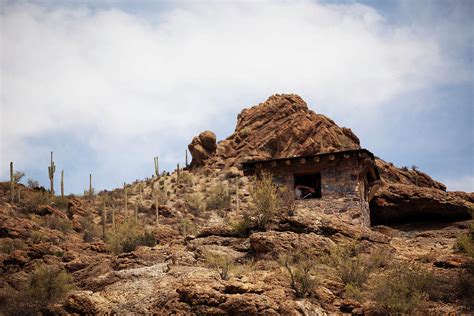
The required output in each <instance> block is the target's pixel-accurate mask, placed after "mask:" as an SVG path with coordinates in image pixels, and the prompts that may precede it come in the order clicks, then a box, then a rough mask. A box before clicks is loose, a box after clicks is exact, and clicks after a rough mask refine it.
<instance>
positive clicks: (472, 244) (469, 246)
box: [457, 223, 474, 258]
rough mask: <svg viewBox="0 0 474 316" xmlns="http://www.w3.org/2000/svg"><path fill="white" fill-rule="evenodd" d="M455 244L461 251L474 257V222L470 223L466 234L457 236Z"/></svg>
mask: <svg viewBox="0 0 474 316" xmlns="http://www.w3.org/2000/svg"><path fill="white" fill-rule="evenodd" d="M457 246H458V248H459V249H460V250H461V251H462V252H464V253H466V254H467V255H468V256H470V257H472V258H474V223H471V225H470V226H469V231H468V232H467V233H466V234H462V235H460V236H459V237H458V238H457Z"/></svg>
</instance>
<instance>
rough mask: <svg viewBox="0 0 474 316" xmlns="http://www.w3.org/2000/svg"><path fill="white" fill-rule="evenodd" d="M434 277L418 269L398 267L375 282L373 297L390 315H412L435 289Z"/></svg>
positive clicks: (405, 266)
mask: <svg viewBox="0 0 474 316" xmlns="http://www.w3.org/2000/svg"><path fill="white" fill-rule="evenodd" d="M432 281H433V278H432V275H430V274H429V273H426V271H422V270H420V269H418V268H416V267H410V266H407V265H397V266H394V267H393V268H392V269H390V270H389V271H388V272H387V273H386V274H385V275H384V276H382V277H380V278H378V279H376V280H375V281H374V287H373V290H372V296H373V299H374V301H375V302H376V303H377V305H378V306H379V307H380V308H381V309H382V310H383V311H385V312H389V313H410V312H413V311H414V310H415V309H417V308H418V307H419V306H420V304H421V303H422V301H423V298H424V297H426V296H429V292H430V291H431V290H432V287H433V283H432Z"/></svg>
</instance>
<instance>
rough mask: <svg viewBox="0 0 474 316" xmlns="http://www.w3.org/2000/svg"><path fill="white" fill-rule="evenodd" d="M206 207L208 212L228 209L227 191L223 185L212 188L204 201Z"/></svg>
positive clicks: (228, 196)
mask: <svg viewBox="0 0 474 316" xmlns="http://www.w3.org/2000/svg"><path fill="white" fill-rule="evenodd" d="M206 206H207V208H208V209H210V210H218V209H228V208H230V194H229V190H228V189H227V188H226V187H225V186H224V185H223V184H218V185H216V186H214V187H213V188H212V189H211V190H210V192H209V197H208V198H207V199H206Z"/></svg>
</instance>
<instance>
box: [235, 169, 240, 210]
mask: <svg viewBox="0 0 474 316" xmlns="http://www.w3.org/2000/svg"><path fill="white" fill-rule="evenodd" d="M235 205H236V208H237V212H239V210H240V201H239V177H236V178H235Z"/></svg>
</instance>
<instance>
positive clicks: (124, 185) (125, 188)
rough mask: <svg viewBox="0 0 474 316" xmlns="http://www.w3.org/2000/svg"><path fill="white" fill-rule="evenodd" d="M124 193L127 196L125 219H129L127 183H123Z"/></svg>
mask: <svg viewBox="0 0 474 316" xmlns="http://www.w3.org/2000/svg"><path fill="white" fill-rule="evenodd" d="M123 191H124V194H125V218H127V214H128V203H127V202H128V199H127V186H126V184H125V182H124V183H123Z"/></svg>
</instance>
